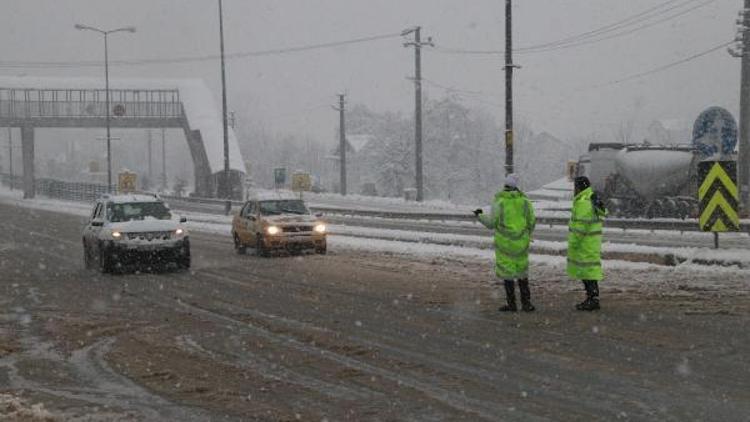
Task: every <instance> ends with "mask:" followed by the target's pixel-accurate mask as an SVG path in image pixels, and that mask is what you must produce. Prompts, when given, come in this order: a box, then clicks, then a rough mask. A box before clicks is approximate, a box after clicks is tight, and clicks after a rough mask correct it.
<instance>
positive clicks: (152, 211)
mask: <svg viewBox="0 0 750 422" xmlns="http://www.w3.org/2000/svg"><path fill="white" fill-rule="evenodd" d="M107 218H108V220H109V221H111V222H113V223H120V222H123V221H131V220H145V219H147V218H154V219H157V220H169V219H171V218H172V213H170V212H169V208H167V207H166V205H164V203H163V202H128V203H124V204H109V205H108V206H107Z"/></svg>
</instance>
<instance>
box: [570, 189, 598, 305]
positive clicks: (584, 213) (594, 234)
mask: <svg viewBox="0 0 750 422" xmlns="http://www.w3.org/2000/svg"><path fill="white" fill-rule="evenodd" d="M573 184H574V189H575V190H574V195H575V197H574V198H573V207H572V209H571V214H570V223H569V227H568V265H567V272H568V275H569V276H570V277H571V278H573V279H576V280H582V281H583V286H584V288H585V289H586V300H584V301H583V302H581V303H579V304H578V305H576V309H578V310H579V311H595V310H597V309H599V307H600V305H599V281H601V280H602V279H603V278H604V273H603V272H602V228H603V227H602V226H603V222H604V217H605V216H606V215H607V210H606V208H605V207H604V204H603V203H602V201H601V200H600V199H599V198H598V197H597V195H596V193H595V192H594V190H593V189H592V188H591V182H590V181H589V179H588V178H587V177H585V176H580V177H576V178H575V180H574V182H573Z"/></svg>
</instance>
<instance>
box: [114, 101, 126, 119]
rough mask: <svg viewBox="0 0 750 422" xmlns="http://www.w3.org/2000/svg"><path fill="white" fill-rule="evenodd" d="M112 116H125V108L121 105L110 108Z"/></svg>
mask: <svg viewBox="0 0 750 422" xmlns="http://www.w3.org/2000/svg"><path fill="white" fill-rule="evenodd" d="M112 114H114V115H115V116H117V117H122V116H124V115H125V106H124V105H122V104H117V105H115V106H114V107H113V108H112Z"/></svg>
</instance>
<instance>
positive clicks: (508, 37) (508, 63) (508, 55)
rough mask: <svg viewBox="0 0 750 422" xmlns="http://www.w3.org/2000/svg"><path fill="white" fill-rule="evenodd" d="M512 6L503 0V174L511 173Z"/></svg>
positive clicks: (509, 2)
mask: <svg viewBox="0 0 750 422" xmlns="http://www.w3.org/2000/svg"><path fill="white" fill-rule="evenodd" d="M512 13H513V7H512V1H511V0H505V174H506V175H508V174H510V173H513V68H514V67H515V66H514V65H513V15H512Z"/></svg>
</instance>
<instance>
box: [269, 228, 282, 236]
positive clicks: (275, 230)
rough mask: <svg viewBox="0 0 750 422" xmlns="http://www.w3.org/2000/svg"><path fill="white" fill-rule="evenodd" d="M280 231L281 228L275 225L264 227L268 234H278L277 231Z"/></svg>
mask: <svg viewBox="0 0 750 422" xmlns="http://www.w3.org/2000/svg"><path fill="white" fill-rule="evenodd" d="M280 231H281V229H279V228H278V227H276V226H268V227H267V228H266V233H268V234H270V235H275V234H279V232H280Z"/></svg>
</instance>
